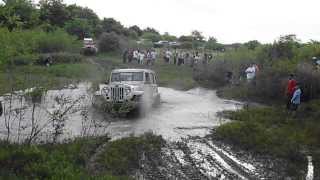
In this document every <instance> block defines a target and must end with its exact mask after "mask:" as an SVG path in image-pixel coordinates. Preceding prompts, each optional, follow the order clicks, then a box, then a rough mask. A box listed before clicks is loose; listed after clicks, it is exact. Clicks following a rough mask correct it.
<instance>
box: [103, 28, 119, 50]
mask: <svg viewBox="0 0 320 180" xmlns="http://www.w3.org/2000/svg"><path fill="white" fill-rule="evenodd" d="M119 41H120V38H119V35H117V34H116V33H114V32H111V33H103V34H102V35H101V36H100V38H99V43H98V45H99V51H101V52H111V51H118V50H120V42H119Z"/></svg>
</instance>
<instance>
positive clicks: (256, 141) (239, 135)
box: [217, 102, 320, 161]
mask: <svg viewBox="0 0 320 180" xmlns="http://www.w3.org/2000/svg"><path fill="white" fill-rule="evenodd" d="M318 106H319V102H314V103H311V104H309V105H306V106H302V108H301V111H304V112H306V109H309V112H311V111H313V110H315V111H316V112H312V113H319V112H320V111H319V109H316V108H317V107H318ZM310 108H312V109H313V110H311V111H310ZM304 114H306V116H304V117H303V119H300V118H299V117H298V118H293V117H292V116H290V115H288V113H287V112H286V111H284V110H282V109H279V108H257V109H249V110H240V111H237V112H234V113H232V119H234V120H236V121H234V122H231V123H227V124H225V125H222V126H220V127H219V128H218V129H217V134H218V136H219V137H221V138H223V139H225V140H228V141H229V142H231V143H234V144H236V145H238V146H240V147H242V148H245V149H250V150H253V151H255V152H259V153H268V154H272V155H274V156H278V157H283V158H287V159H290V160H293V161H301V160H303V158H304V157H303V154H302V153H301V152H302V150H303V149H304V147H309V148H311V147H312V148H315V147H317V148H320V141H319V140H318V137H319V135H320V134H319V133H320V126H319V120H318V119H317V117H316V116H314V114H310V113H304Z"/></svg>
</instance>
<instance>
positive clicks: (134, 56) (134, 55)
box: [133, 50, 139, 62]
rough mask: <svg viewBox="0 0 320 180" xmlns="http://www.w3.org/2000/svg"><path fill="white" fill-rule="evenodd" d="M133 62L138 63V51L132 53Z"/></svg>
mask: <svg viewBox="0 0 320 180" xmlns="http://www.w3.org/2000/svg"><path fill="white" fill-rule="evenodd" d="M133 60H135V61H137V62H139V51H138V50H134V51H133Z"/></svg>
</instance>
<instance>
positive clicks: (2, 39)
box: [0, 28, 81, 64]
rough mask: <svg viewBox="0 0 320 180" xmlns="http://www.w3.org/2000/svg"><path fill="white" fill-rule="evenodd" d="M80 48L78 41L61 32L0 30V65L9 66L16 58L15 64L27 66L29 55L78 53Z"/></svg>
mask: <svg viewBox="0 0 320 180" xmlns="http://www.w3.org/2000/svg"><path fill="white" fill-rule="evenodd" d="M80 47H81V44H80V41H77V40H76V38H75V37H73V36H70V35H68V34H67V33H66V32H64V31H62V30H56V31H53V32H49V33H47V32H43V31H41V30H16V31H12V32H9V31H8V30H7V29H4V28H0V64H10V60H11V59H12V57H15V58H16V59H15V63H17V64H29V63H30V62H26V61H27V60H28V59H29V58H27V57H29V56H30V55H33V54H37V53H51V52H61V51H77V52H79V50H80ZM30 60H33V59H32V58H31V59H30Z"/></svg>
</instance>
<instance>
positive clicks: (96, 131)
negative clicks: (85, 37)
mask: <svg viewBox="0 0 320 180" xmlns="http://www.w3.org/2000/svg"><path fill="white" fill-rule="evenodd" d="M26 91H30V90H26ZM159 91H160V93H161V105H160V106H159V107H158V108H155V109H151V110H150V111H149V112H148V113H147V114H146V116H145V117H141V118H136V119H129V120H128V119H110V118H106V117H105V116H104V115H102V114H98V113H97V112H96V111H93V108H92V107H91V105H92V101H91V99H92V92H91V91H90V84H89V83H82V84H79V85H78V86H77V87H76V88H73V87H70V88H66V89H62V90H50V91H47V92H46V94H45V95H44V96H43V97H42V101H41V103H40V104H36V106H35V107H36V108H35V110H34V114H33V113H32V112H33V104H32V103H31V102H30V101H29V100H28V99H26V98H25V97H24V96H23V94H24V93H25V92H16V93H15V95H12V96H11V95H6V96H4V97H2V99H4V102H3V103H4V107H5V113H4V116H2V117H0V134H1V138H6V137H7V135H8V128H6V127H8V125H9V127H10V139H11V140H12V141H15V142H17V141H23V140H24V139H25V138H27V137H28V135H29V134H30V133H31V131H32V128H31V127H32V122H31V119H32V117H34V118H33V119H34V121H35V123H34V124H36V125H37V126H38V127H41V128H43V130H42V131H41V133H40V135H41V137H40V138H39V139H41V140H47V139H50V136H51V135H52V134H54V128H55V127H56V126H54V124H56V122H53V121H52V120H53V119H54V118H55V116H57V115H62V114H63V119H64V121H63V123H62V124H61V126H62V128H61V129H62V134H61V135H59V138H60V140H63V139H67V138H74V137H78V136H84V135H101V134H106V133H108V134H109V135H110V136H111V138H112V139H118V138H122V137H126V136H130V135H140V134H143V133H145V132H154V133H155V134H158V135H162V136H163V137H164V138H166V139H168V140H178V139H179V138H181V137H187V136H204V135H206V134H207V133H208V132H209V131H210V129H211V128H212V127H214V126H219V125H220V124H221V123H225V122H226V121H227V120H224V119H221V118H218V117H217V115H216V113H217V112H218V111H222V110H235V109H238V108H240V107H241V104H240V103H238V102H233V101H226V100H222V99H220V98H218V97H217V96H216V93H215V91H212V90H206V89H202V88H195V89H192V90H189V91H177V90H174V89H170V88H159ZM19 94H20V95H19ZM60 119H61V117H60ZM40 135H39V136H40Z"/></svg>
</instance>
